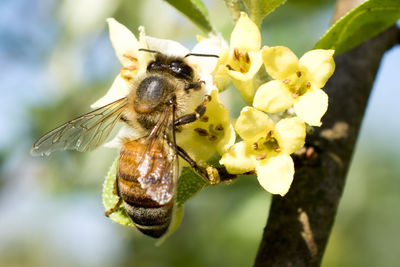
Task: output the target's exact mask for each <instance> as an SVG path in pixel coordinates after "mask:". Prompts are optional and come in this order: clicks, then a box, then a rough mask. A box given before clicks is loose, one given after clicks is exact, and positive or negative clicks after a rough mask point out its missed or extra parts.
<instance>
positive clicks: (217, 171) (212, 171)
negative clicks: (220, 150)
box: [177, 146, 237, 184]
mask: <svg viewBox="0 0 400 267" xmlns="http://www.w3.org/2000/svg"><path fill="white" fill-rule="evenodd" d="M177 152H178V155H179V156H181V157H182V158H183V159H184V160H185V161H186V162H187V163H189V164H190V166H191V167H192V168H193V170H195V171H196V173H198V174H199V175H200V176H201V177H202V178H203V179H205V180H206V181H207V182H208V183H210V184H218V183H220V182H226V181H231V180H233V179H235V178H237V175H234V174H230V173H228V171H227V170H226V169H225V167H224V166H218V167H214V166H211V165H208V166H206V167H203V166H200V165H198V164H197V163H196V162H195V161H194V160H193V159H192V158H191V157H190V156H189V155H188V154H187V153H186V151H185V150H184V149H183V148H181V147H180V146H177Z"/></svg>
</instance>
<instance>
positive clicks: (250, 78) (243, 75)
mask: <svg viewBox="0 0 400 267" xmlns="http://www.w3.org/2000/svg"><path fill="white" fill-rule="evenodd" d="M249 56H250V62H251V64H250V68H249V70H248V71H247V72H240V71H235V70H228V71H227V73H228V75H229V76H230V77H231V79H232V82H233V84H234V85H235V86H236V88H237V89H238V90H239V92H240V94H241V95H242V97H243V99H244V100H245V101H246V103H248V104H251V102H252V101H253V97H254V94H255V92H256V89H257V81H256V79H255V76H256V74H257V72H258V70H259V69H260V67H261V65H262V60H261V52H249Z"/></svg>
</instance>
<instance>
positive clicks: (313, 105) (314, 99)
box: [294, 89, 328, 126]
mask: <svg viewBox="0 0 400 267" xmlns="http://www.w3.org/2000/svg"><path fill="white" fill-rule="evenodd" d="M327 109H328V95H327V94H326V93H325V92H324V91H322V90H321V89H311V90H308V91H307V92H306V93H305V94H304V95H302V96H299V97H298V98H297V99H296V101H295V103H294V111H295V112H296V114H297V116H299V117H300V118H301V119H302V120H303V121H304V122H305V123H307V124H309V125H311V126H320V125H321V118H322V116H323V115H324V114H325V112H326V110H327Z"/></svg>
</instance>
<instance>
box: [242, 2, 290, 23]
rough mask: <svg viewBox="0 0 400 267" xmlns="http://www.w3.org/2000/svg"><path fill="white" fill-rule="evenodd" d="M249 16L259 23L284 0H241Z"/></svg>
mask: <svg viewBox="0 0 400 267" xmlns="http://www.w3.org/2000/svg"><path fill="white" fill-rule="evenodd" d="M242 1H243V4H244V6H245V7H246V9H247V12H248V13H249V16H250V18H251V19H252V20H253V21H254V22H255V23H256V24H257V25H260V24H261V22H262V20H263V19H264V18H265V17H266V16H267V15H268V14H269V13H271V12H272V11H274V10H275V8H277V7H278V6H280V5H282V4H283V3H285V2H286V0H242Z"/></svg>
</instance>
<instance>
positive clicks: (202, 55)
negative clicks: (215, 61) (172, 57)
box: [184, 53, 219, 58]
mask: <svg viewBox="0 0 400 267" xmlns="http://www.w3.org/2000/svg"><path fill="white" fill-rule="evenodd" d="M190 56H196V57H216V58H219V56H218V55H213V54H197V53H189V54H186V56H184V57H185V58H186V57H190Z"/></svg>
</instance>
